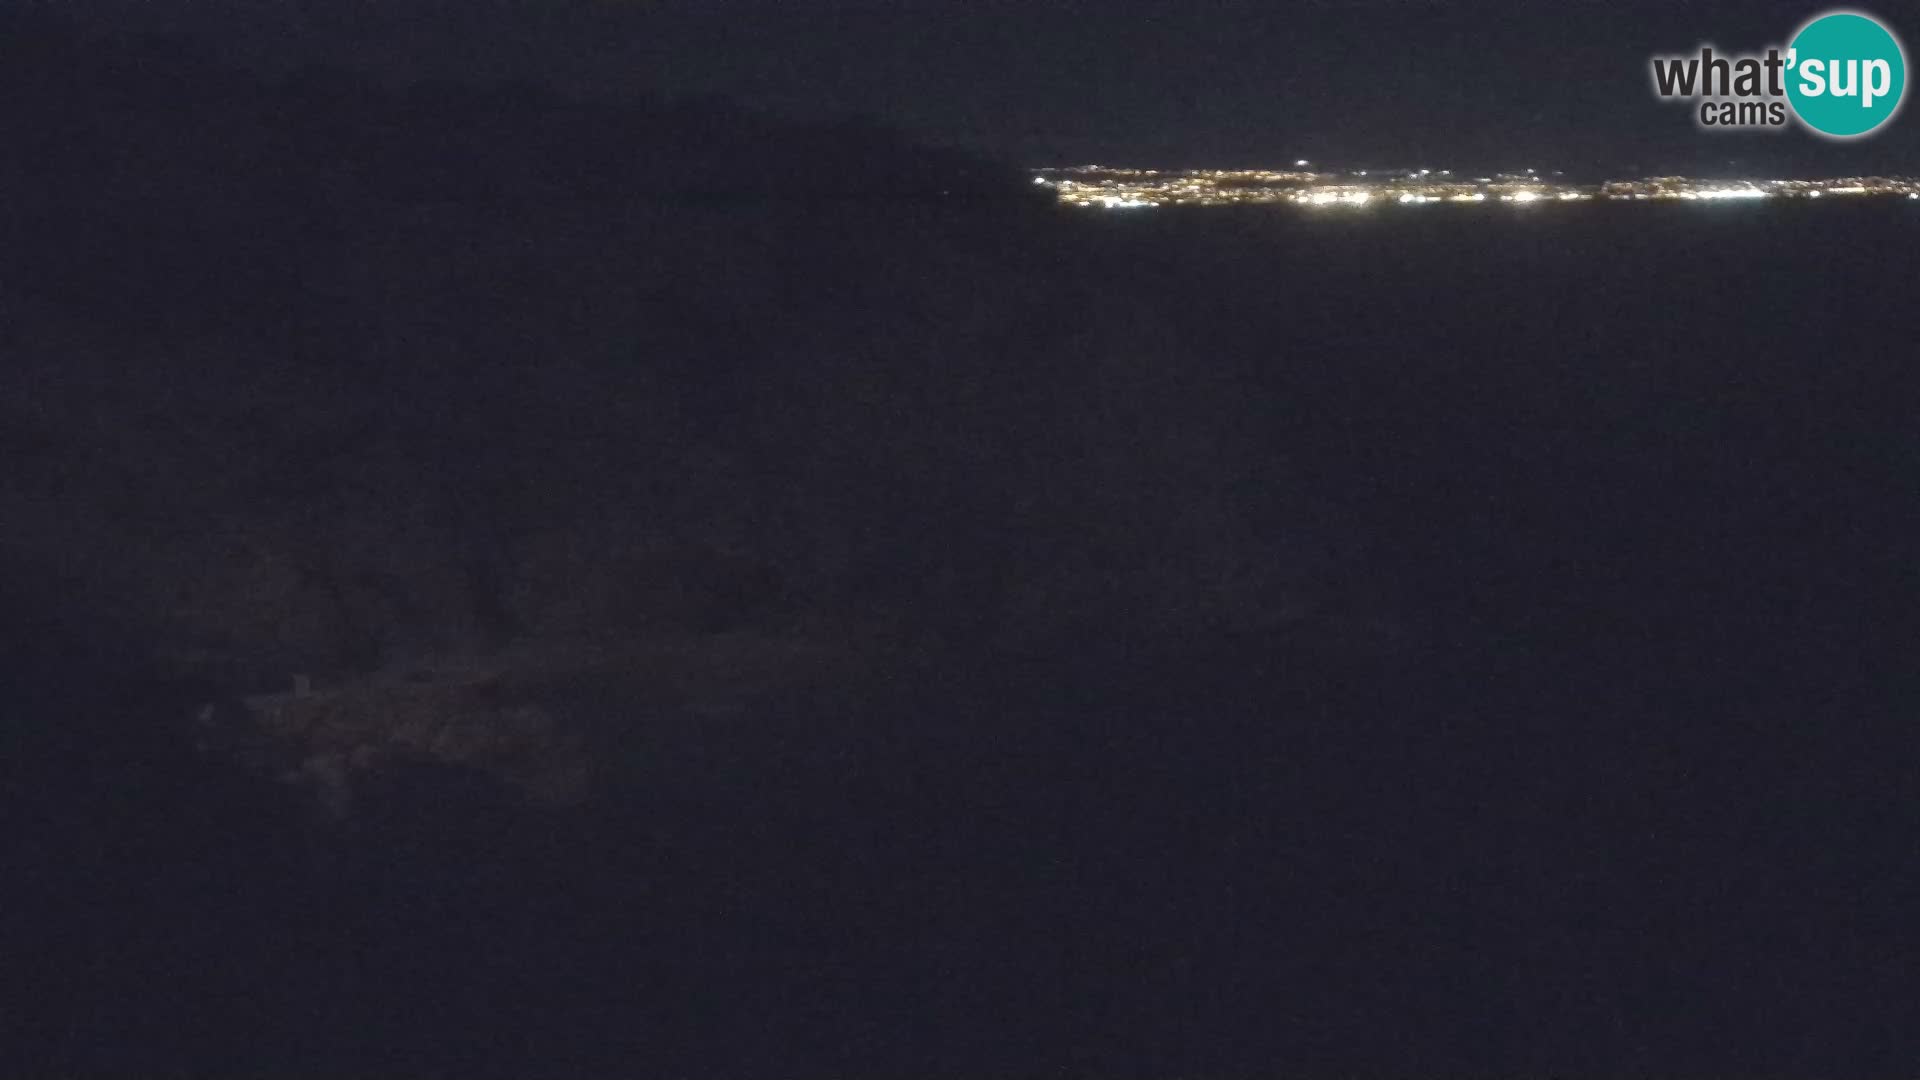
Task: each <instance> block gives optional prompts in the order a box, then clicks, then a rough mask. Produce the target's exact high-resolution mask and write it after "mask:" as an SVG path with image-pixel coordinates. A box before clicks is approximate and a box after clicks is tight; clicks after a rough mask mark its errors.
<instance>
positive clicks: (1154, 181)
mask: <svg viewBox="0 0 1920 1080" xmlns="http://www.w3.org/2000/svg"><path fill="white" fill-rule="evenodd" d="M1559 176H1560V174H1558V173H1554V174H1542V173H1539V172H1536V171H1535V170H1532V169H1528V170H1526V171H1524V172H1520V173H1497V174H1495V175H1492V176H1463V175H1456V174H1455V173H1453V172H1451V171H1449V170H1445V169H1441V170H1433V169H1408V170H1394V171H1385V172H1383V171H1378V170H1358V171H1352V172H1319V171H1314V170H1312V169H1311V167H1310V166H1309V163H1307V162H1304V161H1302V162H1296V163H1295V167H1294V168H1292V169H1282V170H1273V169H1171V170H1162V169H1125V168H1108V167H1105V166H1100V165H1084V166H1078V167H1074V168H1064V169H1037V170H1035V171H1034V183H1035V184H1043V185H1047V186H1049V187H1051V188H1053V190H1054V191H1055V192H1056V193H1057V194H1058V196H1059V198H1060V201H1061V202H1063V203H1067V204H1069V205H1072V206H1087V207H1098V208H1103V209H1119V210H1126V209H1143V208H1148V207H1156V206H1256V205H1270V204H1291V205H1299V206H1309V207H1340V206H1348V207H1352V206H1365V205H1370V204H1381V203H1386V204H1427V203H1488V202H1505V203H1557V202H1568V203H1571V202H1590V201H1595V200H1601V201H1611V202H1635V201H1639V202H1651V201H1670V202H1683V201H1722V200H1750V199H1822V198H1829V197H1833V198H1860V197H1883V198H1885V197H1904V198H1906V199H1911V200H1920V178H1914V177H1887V176H1853V177H1840V178H1835V179H1827V180H1699V179H1693V178H1689V177H1684V176H1656V177H1649V178H1646V179H1641V180H1609V181H1606V182H1604V183H1599V184H1574V183H1568V182H1565V181H1563V180H1560V179H1558V177H1559Z"/></svg>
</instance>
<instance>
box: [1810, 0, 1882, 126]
mask: <svg viewBox="0 0 1920 1080" xmlns="http://www.w3.org/2000/svg"><path fill="white" fill-rule="evenodd" d="M1787 64H1788V72H1787V100H1788V101H1789V102H1791V103H1792V104H1793V111H1794V113H1795V114H1796V115H1798V116H1799V117H1800V121H1801V123H1804V124H1806V125H1807V126H1808V127H1810V128H1812V129H1813V130H1814V131H1816V132H1818V133H1820V134H1822V135H1826V136H1829V137H1831V138H1835V139H1852V138H1857V137H1858V136H1861V135H1865V134H1867V133H1869V132H1871V131H1874V130H1876V129H1878V128H1879V127H1880V126H1881V125H1883V124H1885V123H1886V122H1887V121H1889V120H1891V119H1893V117H1894V114H1895V113H1897V112H1899V111H1900V103H1901V102H1902V101H1903V100H1904V99H1905V98H1906V95H1907V57H1906V53H1905V51H1903V50H1902V49H1901V48H1900V41H1899V39H1898V38H1895V37H1894V36H1893V31H1891V30H1888V29H1887V28H1886V27H1885V26H1884V25H1882V24H1881V23H1880V21H1879V20H1878V19H1875V18H1873V17H1872V16H1870V15H1861V14H1859V13H1857V12H1852V11H1835V12H1831V13H1829V14H1826V15H1822V16H1820V17H1819V18H1817V19H1815V20H1813V21H1812V22H1810V23H1808V24H1807V25H1806V26H1805V27H1803V28H1801V30H1800V33H1799V34H1797V35H1795V37H1794V39H1793V41H1792V43H1791V44H1790V45H1788V52H1787Z"/></svg>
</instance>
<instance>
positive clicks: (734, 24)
mask: <svg viewBox="0 0 1920 1080" xmlns="http://www.w3.org/2000/svg"><path fill="white" fill-rule="evenodd" d="M63 6H64V5H63ZM80 6H81V7H83V8H85V9H86V12H87V17H89V18H94V19H98V20H102V21H107V22H114V23H119V24H122V25H132V26H141V27H161V28H166V29H171V30H184V31H187V32H190V33H193V34H194V35H196V36H201V37H204V38H205V39H206V40H207V41H209V42H210V43H211V44H213V45H214V46H215V47H216V48H218V49H219V50H220V51H221V52H222V53H224V54H227V55H229V56H231V57H233V58H235V59H241V60H245V61H247V62H249V63H255V64H265V65H269V66H276V65H285V64H297V63H301V62H308V61H314V60H326V61H329V62H346V63H350V64H354V65H357V66H364V67H368V68H372V69H375V70H378V71H380V72H382V73H384V74H386V75H388V76H390V77H393V78H396V79H400V80H412V79H416V78H420V77H449V78H456V79H461V80H470V79H480V80H489V79H495V78H532V79H535V80H539V81H544V82H549V83H553V84H557V85H560V86H564V87H568V88H571V89H573V90H576V91H584V92H590V93H593V94H595V95H605V94H616V95H624V94H631V93H667V94H674V95H680V94H719V95H726V96H730V97H734V98H737V99H740V100H743V101H746V102H749V103H752V104H754V105H757V106H759V107H763V108H767V109H772V110H776V111H779V112H783V113H789V114H795V115H801V116H809V117H812V116H844V115H849V114H861V115H866V116H871V117H875V118H878V119H881V120H883V121H886V122H888V123H891V124H894V125H897V126H900V127H902V128H905V129H907V130H908V131H910V132H912V133H913V134H915V135H916V136H918V137H920V138H922V139H926V140H932V141H941V142H953V143H960V144H963V145H968V146H973V147H977V148H980V149H983V150H986V151H989V152H991V153H994V154H997V155H999V156H1002V157H1005V158H1008V159H1011V160H1014V161H1017V162H1018V163H1020V164H1023V165H1034V166H1037V165H1051V164H1066V163H1086V162H1096V161H1097V162H1101V163H1108V164H1142V165H1149V164H1150V165H1162V166H1207V165H1222V166H1231V165H1271V164H1276V163H1287V162H1291V161H1292V160H1294V159H1296V158H1300V157H1306V158H1310V159H1313V160H1315V162H1316V163H1318V164H1324V165H1328V166H1351V167H1361V166H1369V165H1371V166H1377V167H1382V168H1386V167H1395V166H1412V167H1422V166H1432V167H1443V165H1442V163H1445V164H1446V165H1451V166H1455V167H1461V168H1471V169H1497V168H1515V169H1518V168H1525V167H1540V168H1543V169H1544V168H1560V169H1565V170H1567V171H1568V172H1570V173H1573V174H1576V175H1580V176H1591V175H1630V174H1649V173H1659V172H1666V171H1680V170H1684V171H1689V172H1697V173H1729V174H1732V173H1747V172H1761V173H1764V172H1794V173H1797V174H1800V175H1816V174H1818V175H1839V174H1846V173H1850V172H1854V171H1867V170H1872V171H1884V172H1901V171H1904V172H1914V171H1920V135H1916V129H1915V127H1914V121H1913V120H1912V118H1911V117H1905V118H1903V119H1902V120H1897V121H1896V122H1895V124H1894V125H1893V127H1892V128H1891V129H1889V130H1887V131H1885V132H1883V133H1882V134H1881V135H1879V136H1877V137H1875V138H1872V139H1868V140H1865V141H1863V142H1859V143H1855V144H1848V145H1839V144H1832V143H1827V142H1824V141H1822V140H1819V139H1815V138H1813V137H1811V136H1808V135H1806V134H1804V133H1803V132H1801V131H1799V130H1798V129H1793V130H1788V131H1786V132H1774V133H1764V134H1747V135H1725V134H1713V135H1710V134H1705V133H1702V132H1699V131H1697V130H1696V129H1695V128H1694V126H1693V124H1692V122H1691V120H1690V119H1689V117H1688V116H1687V113H1686V108H1685V106H1680V105H1663V104H1661V103H1659V102H1657V101H1655V100H1654V98H1653V96H1652V93H1651V91H1650V89H1649V85H1648V76H1647V61H1648V58H1649V56H1650V55H1652V54H1654V53H1656V52H1685V51H1690V50H1692V49H1694V48H1695V47H1697V46H1698V45H1700V44H1702V43H1711V44H1714V45H1716V46H1718V47H1720V48H1723V49H1727V50H1732V51H1746V50H1749V49H1758V48H1761V47H1764V46H1766V45H1771V44H1778V43H1784V41H1785V40H1786V38H1787V37H1788V35H1790V34H1791V33H1792V32H1793V31H1794V30H1795V29H1797V28H1798V26H1800V25H1801V24H1802V23H1804V22H1805V21H1806V20H1808V19H1809V18H1811V17H1812V16H1813V15H1816V14H1818V13H1820V12H1822V11H1824V10H1826V9H1825V7H1823V6H1819V5H1815V4H1811V3H1807V2H1782V0H1707V2H1699V3H1676V2H1671V0H1666V2H1661V0H1642V2H1627V3H1620V2H1613V3H1609V2H1601V0H1558V2H1554V3H1540V2H1497V0H1456V2H1436V0H1317V2H1304V3H1280V2H1272V0H1265V2H1252V0H1214V2H1206V3H1199V2H1193V0H1167V2H1146V0H1138V2H1118V0H1109V2H1093V0H1080V2H1074V0H1004V2H1003V0H971V2H966V3H961V2H958V0H812V2H809V3H793V2H785V3H774V2H767V0H700V2H697V3H696V2H691V0H678V2H667V3H657V2H656V3H639V2H636V3H618V2H612V0H549V2H533V0H524V2H513V0H425V2H423V0H404V2H400V3H385V2H383V3H373V2H368V0H362V2H359V3H348V2H345V0H245V2H244V3H243V2H240V0H201V2H198V3H192V2H189V0H181V2H179V3H174V4H165V5H161V4H153V3H146V2H142V0H93V2H91V3H83V4H82V5H80ZM67 9H68V10H73V8H71V7H69V8H67ZM1864 10H1868V11H1869V12H1872V13H1875V14H1878V15H1880V16H1882V17H1884V18H1887V19H1890V20H1891V21H1892V22H1893V25H1894V28H1895V29H1896V31H1898V32H1902V33H1904V34H1906V35H1908V36H1909V37H1910V36H1911V35H1912V34H1913V33H1914V26H1913V25H1903V24H1902V23H1901V21H1900V19H1901V14H1902V12H1901V11H1899V10H1896V9H1895V7H1894V6H1893V5H1885V4H1883V5H1879V6H1878V7H1877V8H1876V7H1875V6H1874V5H1867V6H1866V7H1865V9H1864Z"/></svg>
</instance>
